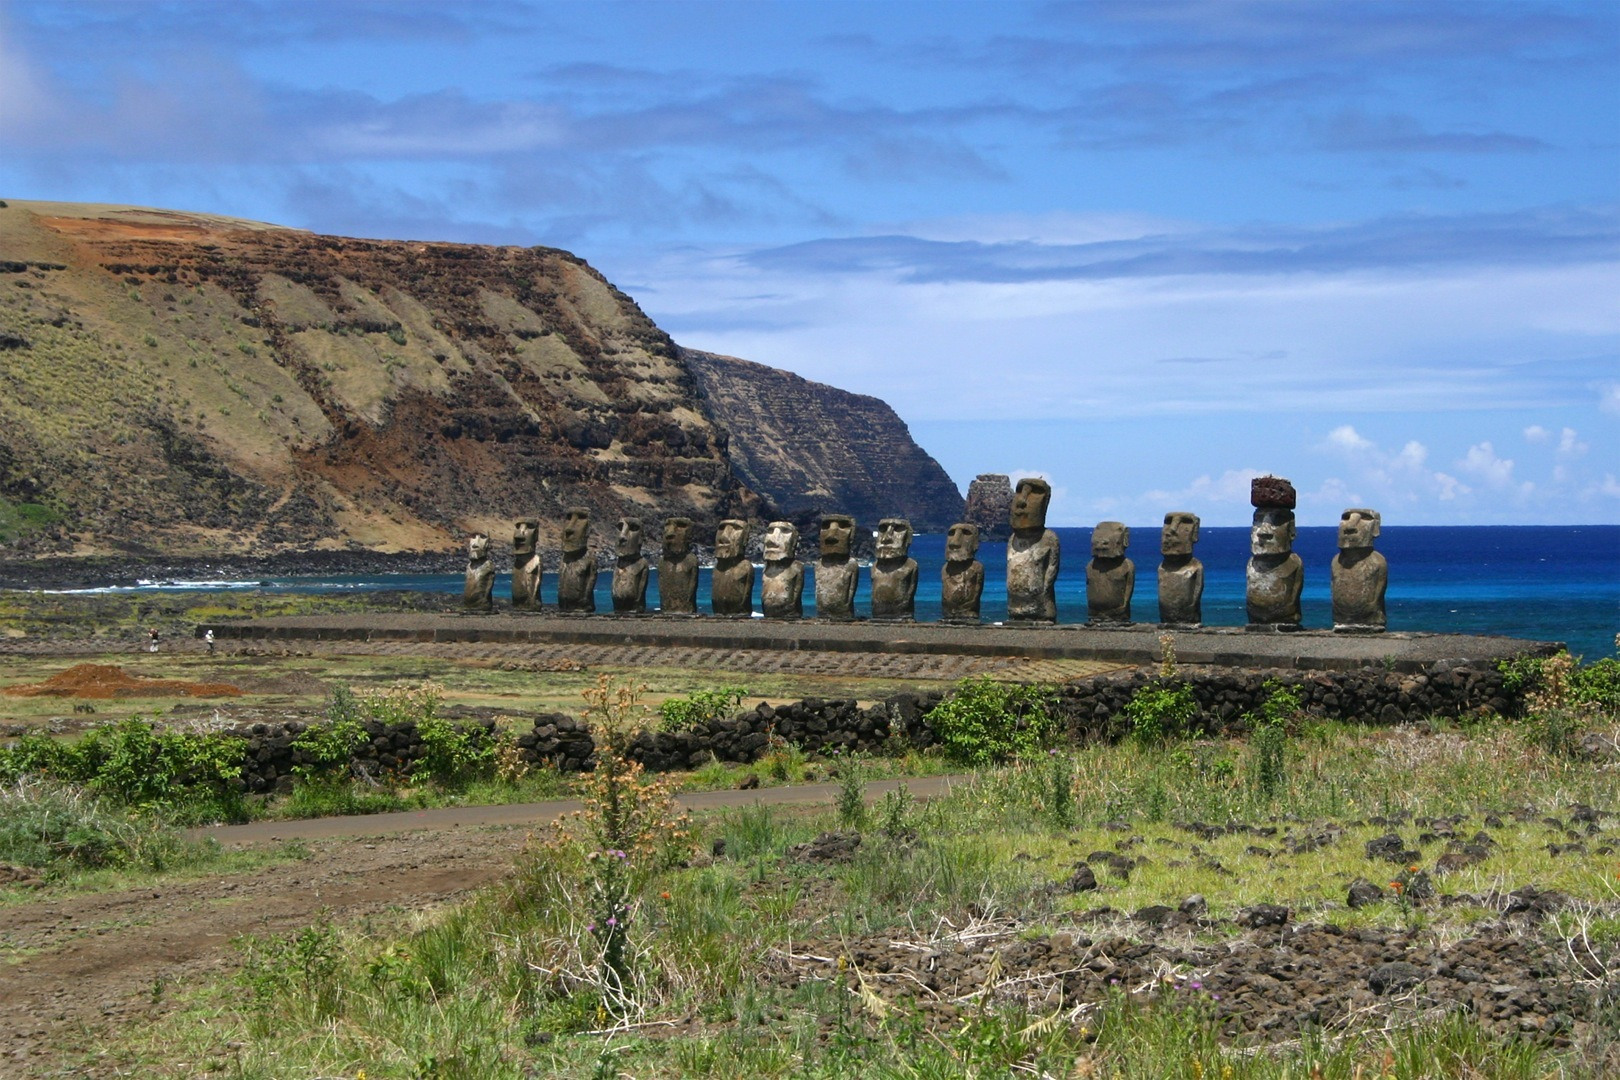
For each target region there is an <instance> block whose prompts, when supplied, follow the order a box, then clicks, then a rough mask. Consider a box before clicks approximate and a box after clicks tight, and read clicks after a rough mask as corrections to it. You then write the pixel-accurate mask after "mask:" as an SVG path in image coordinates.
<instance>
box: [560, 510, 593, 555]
mask: <svg viewBox="0 0 1620 1080" xmlns="http://www.w3.org/2000/svg"><path fill="white" fill-rule="evenodd" d="M590 544H591V512H590V511H589V510H587V509H586V508H585V507H583V506H573V507H570V508H569V509H568V511H567V512H566V513H564V514H563V526H562V549H563V554H564V555H578V554H580V553H582V552H583V551H584V550H585V549H586V548H587V547H589V546H590Z"/></svg>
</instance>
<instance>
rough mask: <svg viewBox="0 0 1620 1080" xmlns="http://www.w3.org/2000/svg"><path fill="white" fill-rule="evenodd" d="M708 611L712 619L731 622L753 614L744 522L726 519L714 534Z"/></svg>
mask: <svg viewBox="0 0 1620 1080" xmlns="http://www.w3.org/2000/svg"><path fill="white" fill-rule="evenodd" d="M709 608H710V610H712V611H713V612H714V613H715V614H716V615H723V616H729V617H732V618H738V617H740V618H747V617H748V616H750V615H752V614H753V613H754V564H753V563H751V562H749V561H748V523H747V522H746V521H738V520H735V519H728V520H726V521H722V522H721V523H720V525H719V526H718V527H717V528H716V530H715V534H714V572H713V574H712V575H711V577H710V580H709Z"/></svg>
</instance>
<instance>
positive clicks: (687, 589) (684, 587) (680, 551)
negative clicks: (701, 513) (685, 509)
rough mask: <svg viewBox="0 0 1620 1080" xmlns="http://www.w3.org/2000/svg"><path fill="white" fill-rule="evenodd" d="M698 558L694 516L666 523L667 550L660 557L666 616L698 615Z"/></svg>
mask: <svg viewBox="0 0 1620 1080" xmlns="http://www.w3.org/2000/svg"><path fill="white" fill-rule="evenodd" d="M697 589H698V557H697V552H695V551H693V550H692V519H691V518H686V517H673V518H670V519H669V520H668V521H666V522H664V549H663V553H662V556H661V557H660V558H659V560H658V609H659V610H660V611H662V612H664V613H665V614H666V615H669V614H673V615H696V614H697Z"/></svg>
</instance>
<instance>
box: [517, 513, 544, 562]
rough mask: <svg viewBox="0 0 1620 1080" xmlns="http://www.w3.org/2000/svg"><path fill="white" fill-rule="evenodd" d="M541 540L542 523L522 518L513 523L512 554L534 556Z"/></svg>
mask: <svg viewBox="0 0 1620 1080" xmlns="http://www.w3.org/2000/svg"><path fill="white" fill-rule="evenodd" d="M539 539H540V523H539V522H538V521H536V520H535V519H534V518H520V519H518V520H517V521H514V522H513V523H512V554H513V555H533V554H534V548H535V544H536V543H538V542H539Z"/></svg>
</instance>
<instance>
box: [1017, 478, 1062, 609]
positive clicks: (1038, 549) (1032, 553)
mask: <svg viewBox="0 0 1620 1080" xmlns="http://www.w3.org/2000/svg"><path fill="white" fill-rule="evenodd" d="M1051 501H1052V485H1051V484H1048V483H1047V482H1046V481H1045V480H1037V479H1035V478H1034V477H1026V478H1024V479H1023V480H1020V481H1018V487H1017V488H1016V489H1014V491H1013V502H1012V510H1011V511H1010V512H1009V513H1008V515H1007V522H1008V524H1009V525H1011V526H1012V536H1011V538H1009V539H1008V541H1007V619H1008V621H1010V622H1027V623H1043V622H1044V623H1050V622H1057V576H1058V556H1059V551H1058V538H1057V533H1055V532H1053V531H1052V530H1051V529H1048V528H1047V527H1046V508H1047V506H1048V505H1049V504H1050V503H1051Z"/></svg>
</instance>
